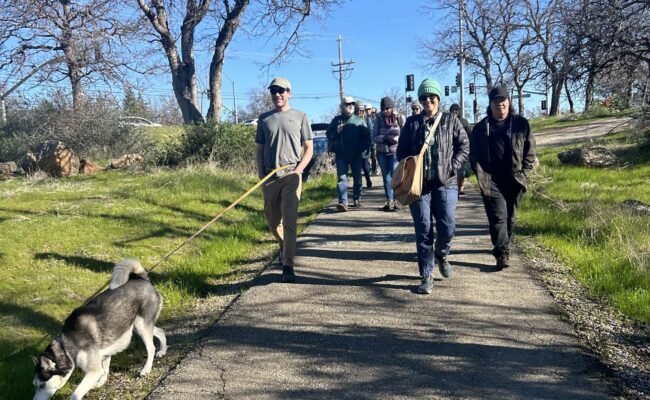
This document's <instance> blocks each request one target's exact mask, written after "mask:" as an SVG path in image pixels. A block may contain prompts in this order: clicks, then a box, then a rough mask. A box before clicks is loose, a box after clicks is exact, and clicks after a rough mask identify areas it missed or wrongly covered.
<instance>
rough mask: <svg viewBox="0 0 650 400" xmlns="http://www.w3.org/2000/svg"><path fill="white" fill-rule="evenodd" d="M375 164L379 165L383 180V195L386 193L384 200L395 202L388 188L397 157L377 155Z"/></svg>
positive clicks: (393, 194)
mask: <svg viewBox="0 0 650 400" xmlns="http://www.w3.org/2000/svg"><path fill="white" fill-rule="evenodd" d="M377 162H378V163H379V168H381V176H382V177H383V178H384V193H386V199H387V200H388V201H393V200H395V193H393V189H392V188H391V187H390V181H391V179H393V171H394V170H395V168H397V156H396V155H395V154H393V155H390V156H388V155H386V154H385V153H377Z"/></svg>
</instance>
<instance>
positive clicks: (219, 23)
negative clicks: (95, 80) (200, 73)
mask: <svg viewBox="0 0 650 400" xmlns="http://www.w3.org/2000/svg"><path fill="white" fill-rule="evenodd" d="M137 1H138V5H139V6H140V9H141V10H142V11H143V12H144V14H145V15H146V16H147V18H148V19H149V21H150V22H151V25H152V26H153V28H154V30H155V33H156V36H157V40H158V41H159V42H160V44H161V45H162V48H163V50H164V51H165V55H166V57H167V60H168V63H169V67H170V70H171V73H172V84H173V86H174V93H175V94H176V98H177V100H178V102H179V105H180V107H181V111H182V112H183V118H184V120H185V121H186V122H187V123H191V122H201V121H203V116H202V115H201V112H200V111H199V104H198V89H197V77H196V61H195V58H194V46H195V43H196V42H198V41H207V42H209V43H210V48H211V49H212V50H213V54H212V59H211V61H210V75H209V91H208V98H209V100H210V106H209V108H208V114H207V117H208V118H212V119H217V120H218V119H219V117H220V114H221V108H222V106H223V98H222V95H221V88H222V74H223V66H224V63H225V60H226V49H227V48H228V46H229V45H230V43H231V41H232V39H233V37H234V35H235V33H236V32H237V31H238V29H240V27H242V26H243V28H244V30H245V31H246V33H248V34H249V35H251V36H266V37H268V38H269V41H270V42H272V43H279V44H278V45H277V47H276V48H275V49H274V50H275V55H274V57H273V59H272V60H269V62H268V63H267V65H272V64H275V63H278V62H281V61H282V60H283V59H284V58H285V57H287V56H289V55H291V54H293V52H294V51H295V50H296V49H297V48H298V47H297V46H298V43H299V40H300V35H299V33H300V28H301V27H302V25H303V23H304V22H305V20H306V19H307V17H309V16H310V15H312V14H313V13H314V12H315V11H326V10H327V9H328V8H329V7H330V6H331V5H332V4H336V3H337V0H253V1H251V0H222V1H220V2H217V1H214V2H213V1H212V0H182V1H181V3H182V4H184V5H185V11H184V15H183V18H182V19H183V22H182V25H181V26H180V28H179V30H180V33H179V34H178V35H179V36H180V46H179V44H178V43H177V40H176V35H177V34H175V33H174V28H173V27H172V21H173V18H171V17H170V14H171V12H172V11H173V9H174V7H173V6H174V5H175V3H174V2H173V1H172V0H150V2H149V3H147V2H146V1H145V0H137ZM176 3H178V2H176ZM199 24H202V25H205V26H204V29H203V30H202V31H200V32H197V27H198V26H199ZM215 29H216V32H217V33H216V35H215V36H212V35H213V33H212V32H213V31H214V30H215ZM195 36H196V37H195Z"/></svg>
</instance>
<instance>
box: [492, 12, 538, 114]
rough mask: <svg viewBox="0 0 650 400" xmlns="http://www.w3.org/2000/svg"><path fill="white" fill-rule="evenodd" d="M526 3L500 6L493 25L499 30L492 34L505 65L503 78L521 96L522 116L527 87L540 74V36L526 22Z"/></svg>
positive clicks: (520, 111) (500, 66)
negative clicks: (538, 49)
mask: <svg viewBox="0 0 650 400" xmlns="http://www.w3.org/2000/svg"><path fill="white" fill-rule="evenodd" d="M522 6H523V3H522V2H521V1H518V0H506V1H504V2H502V3H501V4H500V5H499V9H498V12H497V13H496V16H495V20H494V23H493V25H494V26H498V27H499V29H494V30H492V33H491V35H492V36H493V38H494V41H495V43H497V48H498V49H499V51H500V58H502V59H503V61H504V64H505V65H503V66H502V65H501V64H498V68H499V69H500V70H501V69H502V68H503V67H505V71H504V72H503V73H502V74H501V75H502V76H507V77H508V78H509V79H508V80H509V81H511V82H512V84H513V85H514V87H515V89H516V90H517V95H518V111H519V114H523V113H524V97H523V94H524V93H523V89H524V86H525V85H526V84H527V83H528V82H529V81H531V80H532V79H534V78H535V77H536V75H537V74H538V62H537V60H538V59H539V57H538V51H537V48H536V45H537V42H538V40H537V36H536V34H535V31H534V30H533V29H532V28H531V26H530V25H529V24H527V23H526V21H525V20H524V19H522V18H521V16H522V15H523V12H522V11H523V10H522V8H523V7H522Z"/></svg>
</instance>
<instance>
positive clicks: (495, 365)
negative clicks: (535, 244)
mask: <svg viewBox="0 0 650 400" xmlns="http://www.w3.org/2000/svg"><path fill="white" fill-rule="evenodd" d="M373 180H374V183H375V185H376V186H378V185H380V179H379V177H374V178H373ZM362 201H363V203H362V207H361V208H360V209H354V208H351V209H350V211H349V212H346V213H340V212H336V210H335V207H334V206H335V203H334V202H332V204H330V205H329V206H328V207H327V208H326V209H325V210H323V212H322V213H321V214H320V215H319V217H318V218H317V219H316V220H315V221H314V222H313V223H312V224H311V225H310V226H309V227H308V228H307V229H306V230H305V231H304V232H303V233H302V234H301V235H300V237H299V244H298V257H297V265H296V273H297V275H298V279H297V282H296V283H294V284H284V283H280V275H281V270H280V269H279V267H278V266H277V265H272V266H269V267H268V268H267V269H266V270H265V271H264V272H263V273H262V275H260V276H259V277H258V278H256V279H255V281H254V282H253V283H252V285H251V287H250V289H248V290H247V291H246V292H245V293H243V294H242V295H241V296H240V297H239V298H238V299H237V300H236V301H235V302H234V303H233V304H232V306H231V307H230V308H228V310H227V311H226V312H225V313H224V315H223V316H222V318H220V320H219V321H218V323H217V324H216V325H215V326H213V327H212V328H211V330H210V333H209V335H207V337H206V338H205V340H204V341H203V342H202V343H200V344H198V345H197V348H196V349H195V350H194V351H192V352H191V353H190V354H188V355H187V357H185V359H184V360H183V361H182V362H181V363H180V364H179V365H178V366H177V368H175V369H174V370H173V371H171V372H170V374H169V375H168V376H167V377H166V378H165V379H164V380H163V382H162V383H161V384H160V385H159V386H158V387H157V388H156V389H155V390H154V391H153V392H152V393H151V394H150V395H149V398H150V399H152V400H160V399H193V400H198V399H219V398H225V399H413V398H421V399H522V398H525V399H601V398H611V397H612V392H610V389H609V388H608V385H607V384H606V383H605V381H604V380H603V379H602V377H601V369H600V366H599V364H598V363H597V362H596V361H595V360H593V359H592V358H590V357H589V356H588V355H587V354H586V352H585V351H583V350H582V349H581V348H580V347H579V345H578V344H577V340H576V338H575V336H574V335H573V333H572V330H571V328H570V326H569V325H568V324H567V323H566V322H564V321H563V319H562V317H561V315H560V313H559V311H558V310H557V308H556V306H555V305H554V302H553V300H552V298H551V297H550V295H549V294H548V293H547V292H546V291H545V290H544V289H543V288H542V287H541V286H540V284H539V283H538V282H537V281H535V280H534V278H532V277H531V275H529V273H528V272H527V271H526V268H525V266H524V265H523V264H522V261H521V258H520V256H519V255H517V254H514V255H513V258H512V262H513V266H512V267H510V268H508V269H506V270H503V271H497V270H496V269H495V268H494V266H493V265H494V259H493V257H492V256H491V255H490V249H491V244H490V239H489V236H488V231H487V221H486V217H485V212H484V209H483V205H482V202H481V199H480V196H479V194H478V193H477V192H476V190H475V189H474V188H470V189H469V190H468V195H466V196H462V197H461V199H460V202H459V205H458V209H457V236H456V238H455V240H454V242H453V245H452V253H451V255H450V260H451V262H452V264H453V265H455V266H456V268H455V271H454V275H453V276H452V277H451V278H449V279H444V278H442V277H441V276H440V275H439V273H438V271H436V275H435V284H434V290H433V293H432V294H430V295H418V294H416V293H415V288H416V287H417V285H418V284H419V283H420V280H419V277H418V268H417V264H416V261H415V244H414V232H413V226H412V221H411V217H410V214H409V212H408V209H403V210H401V211H398V212H392V213H390V212H384V211H381V210H380V207H381V205H382V204H383V201H384V194H383V189H382V188H381V187H375V188H373V189H371V190H366V191H365V192H364V197H363V200H362Z"/></svg>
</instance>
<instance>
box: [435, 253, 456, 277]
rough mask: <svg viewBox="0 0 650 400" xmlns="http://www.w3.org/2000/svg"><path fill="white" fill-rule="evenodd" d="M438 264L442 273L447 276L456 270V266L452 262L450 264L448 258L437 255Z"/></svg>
mask: <svg viewBox="0 0 650 400" xmlns="http://www.w3.org/2000/svg"><path fill="white" fill-rule="evenodd" d="M436 264H438V269H439V270H440V275H442V276H444V277H445V278H449V277H450V276H451V274H452V273H453V272H454V267H453V266H452V265H451V264H449V261H447V259H446V258H438V257H436Z"/></svg>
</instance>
